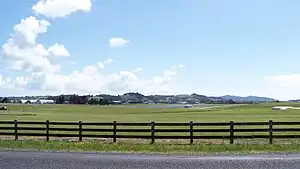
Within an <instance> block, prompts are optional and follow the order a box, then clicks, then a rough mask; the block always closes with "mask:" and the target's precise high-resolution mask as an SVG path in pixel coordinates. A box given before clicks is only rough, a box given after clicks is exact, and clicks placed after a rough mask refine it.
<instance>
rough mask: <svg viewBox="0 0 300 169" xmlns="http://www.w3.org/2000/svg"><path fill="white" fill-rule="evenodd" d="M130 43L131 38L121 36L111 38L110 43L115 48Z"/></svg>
mask: <svg viewBox="0 0 300 169" xmlns="http://www.w3.org/2000/svg"><path fill="white" fill-rule="evenodd" d="M128 43H130V41H129V40H126V39H124V38H121V37H118V38H111V39H110V40H109V45H110V46H111V47H114V48H116V47H122V46H124V45H126V44H128Z"/></svg>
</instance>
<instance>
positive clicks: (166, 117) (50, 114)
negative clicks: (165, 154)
mask: <svg viewBox="0 0 300 169" xmlns="http://www.w3.org/2000/svg"><path fill="white" fill-rule="evenodd" d="M275 105H290V106H295V107H296V106H300V104H288V103H281V104H274V103H272V104H271V103H269V104H253V105H198V106H195V107H193V108H189V109H184V108H170V107H168V106H169V105H165V107H164V108H162V107H163V106H162V105H159V106H161V107H152V108H149V105H144V106H143V105H127V106H125V105H124V106H120V105H119V106H89V105H22V104H18V105H17V104H11V105H9V104H8V105H6V106H7V107H8V111H7V112H2V113H1V115H0V118H1V121H3V120H7V121H12V120H19V121H41V122H45V121H46V120H50V121H52V122H78V121H83V122H112V121H117V122H147V123H149V122H151V121H155V122H170V123H174V122H185V123H188V122H189V121H193V122H229V121H231V120H233V121H235V122H268V121H269V120H273V121H274V122H276V121H277V122H278V121H280V122H291V121H294V122H295V121H296V122H297V121H299V119H300V110H287V111H274V110H272V107H273V106H275ZM153 106H157V105H153ZM0 126H10V127H13V124H10V125H9V124H2V125H0ZM19 127H43V128H44V127H45V125H35V126H32V125H28V124H20V125H19ZM51 127H58V128H69V129H71V128H77V129H78V123H77V125H76V124H75V125H73V126H68V125H67V126H66V125H53V126H51ZM276 127H278V126H275V125H274V128H276ZM280 127H281V128H282V127H285V126H282V125H281V126H280ZM288 127H291V126H288ZM295 127H297V128H299V126H292V128H295ZM83 128H91V129H111V128H112V126H111V125H110V126H109V125H108V126H84V127H83ZM136 128H137V126H126V127H125V126H120V127H118V129H136ZM188 128H189V126H180V127H179V126H172V127H171V126H157V127H156V129H188ZM194 128H195V129H220V128H223V129H229V125H225V126H195V127H194ZM235 128H240V129H242V128H244V129H249V128H250V129H251V130H252V129H255V128H256V129H268V125H263V126H236V127H235ZM138 129H148V130H147V132H137V133H132V132H122V133H118V134H121V135H140V136H142V135H143V136H149V135H150V134H151V133H150V131H149V130H150V126H139V127H138ZM1 132H7V131H1ZM11 132H14V131H13V130H12V131H11ZM22 132H23V133H24V132H28V133H37V132H38V133H45V130H40V131H31V130H29V131H26V130H23V131H21V133H22ZM50 133H53V134H54V133H60V134H78V131H77V130H75V131H74V130H72V131H62V130H60V131H51V132H50ZM83 134H92V135H93V134H102V135H111V134H112V132H98V131H95V132H90V131H87V132H84V133H83ZM189 134H190V133H189V132H184V133H178V132H177V133H172V132H165V133H156V134H155V135H157V136H159V135H169V136H171V135H173V136H175V135H176V136H178V135H179V136H188V135H189ZM229 134H230V133H229V132H221V133H220V132H219V133H218V132H205V133H200V132H195V133H194V135H195V136H202V137H203V136H228V135H229ZM236 134H237V135H245V136H252V135H257V134H259V135H266V136H268V134H269V132H268V130H266V131H265V132H255V133H254V132H239V133H236ZM278 134H289V135H291V134H292V135H293V134H297V135H299V132H280V133H276V135H278ZM77 138H78V137H77ZM77 138H75V139H77ZM10 139H11V138H10ZM42 139H45V138H42ZM109 140H111V139H109ZM169 141H170V140H169ZM186 141H187V140H186ZM186 141H185V142H186ZM196 141H198V140H196ZM202 141H203V140H202ZM204 141H205V140H204ZM265 141H267V140H265ZM187 142H188V141H187ZM226 142H228V140H226ZM214 143H224V141H221V140H219V141H218V140H215V141H214Z"/></svg>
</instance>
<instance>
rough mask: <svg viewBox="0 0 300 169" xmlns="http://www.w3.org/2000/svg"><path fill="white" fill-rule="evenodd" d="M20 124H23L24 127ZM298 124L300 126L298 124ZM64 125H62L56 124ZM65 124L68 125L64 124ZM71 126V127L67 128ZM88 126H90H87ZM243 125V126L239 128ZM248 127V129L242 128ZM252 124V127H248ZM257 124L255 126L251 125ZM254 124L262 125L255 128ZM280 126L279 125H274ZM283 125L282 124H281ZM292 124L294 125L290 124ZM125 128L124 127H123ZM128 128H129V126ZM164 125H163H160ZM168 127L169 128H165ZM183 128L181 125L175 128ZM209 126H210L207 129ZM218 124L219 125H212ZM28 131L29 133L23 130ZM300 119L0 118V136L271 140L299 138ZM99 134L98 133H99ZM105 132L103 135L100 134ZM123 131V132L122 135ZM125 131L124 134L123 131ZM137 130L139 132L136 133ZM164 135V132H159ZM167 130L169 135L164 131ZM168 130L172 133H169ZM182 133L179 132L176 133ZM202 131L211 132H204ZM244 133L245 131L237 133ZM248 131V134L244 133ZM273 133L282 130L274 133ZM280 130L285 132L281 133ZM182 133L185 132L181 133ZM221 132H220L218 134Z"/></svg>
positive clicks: (113, 139)
mask: <svg viewBox="0 0 300 169" xmlns="http://www.w3.org/2000/svg"><path fill="white" fill-rule="evenodd" d="M22 125H26V126H25V127H24V126H22ZM297 125H299V126H297ZM57 126H63V127H57ZM64 126H68V127H64ZM70 126H72V127H70ZM88 126H90V128H87V127H88ZM91 126H92V127H91ZM238 126H242V127H243V128H238ZM245 126H248V128H244V127H245ZM249 126H252V128H249ZM253 126H256V127H253ZM257 126H262V127H261V128H258V127H257ZM274 126H279V127H274ZM281 126H285V127H281ZM290 126H293V127H290ZM124 127H127V128H124ZM128 127H129V128H128ZM159 127H163V128H159ZM167 127H168V128H167ZM178 127H183V128H178ZM207 127H210V128H207ZM215 127H219V128H215ZM24 131H28V132H24ZM299 131H300V122H273V121H272V120H270V121H269V122H234V121H230V122H221V123H195V122H192V121H191V122H188V123H156V122H151V123H127V122H126V123H125V122H116V121H114V122H108V123H104V122H99V123H95V122H82V121H79V122H52V121H48V120H47V121H45V122H37V121H35V122H30V121H17V120H14V121H0V137H1V136H13V137H14V140H18V138H19V137H20V136H31V137H35V136H37V137H45V140H46V141H49V139H50V138H51V137H67V138H70V137H71V138H78V140H79V141H82V140H83V138H107V139H112V141H113V142H116V141H117V139H124V138H126V139H149V140H150V141H151V143H152V144H153V143H154V142H155V140H156V139H172V140H173V139H174V140H176V139H183V140H189V142H190V144H193V143H194V140H200V139H205V140H207V139H222V140H224V139H227V140H229V143H230V144H233V143H234V140H235V139H254V138H264V139H268V140H269V143H270V144H272V143H273V139H274V138H278V139H280V138H282V139H287V138H300V134H298V135H297V134H294V133H292V134H290V133H289V132H299ZM255 132H256V133H258V132H259V133H263V134H252V133H255ZM99 133H100V134H99ZM101 133H104V134H101ZM122 133H123V134H122ZM124 133H127V134H124ZM138 133H139V134H138ZM141 133H143V134H141ZM158 133H160V134H163V135H159V134H158ZM167 133H168V134H167ZM170 133H173V134H171V135H170ZM179 133H181V134H179ZM205 133H214V134H212V135H205ZM239 133H244V134H239ZM245 133H250V134H245ZM274 133H281V134H278V135H275V134H274ZM282 133H283V134H284V135H282ZM182 134H185V135H182ZM218 134H221V135H218Z"/></svg>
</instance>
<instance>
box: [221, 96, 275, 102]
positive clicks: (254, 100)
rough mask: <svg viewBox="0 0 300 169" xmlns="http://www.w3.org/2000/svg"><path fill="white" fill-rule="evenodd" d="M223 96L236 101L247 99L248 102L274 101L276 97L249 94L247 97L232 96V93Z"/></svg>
mask: <svg viewBox="0 0 300 169" xmlns="http://www.w3.org/2000/svg"><path fill="white" fill-rule="evenodd" d="M221 98H223V99H226V100H229V99H232V100H234V101H247V102H251V101H253V102H274V101H276V99H273V98H268V97H259V96H247V97H241V96H232V95H225V96H221Z"/></svg>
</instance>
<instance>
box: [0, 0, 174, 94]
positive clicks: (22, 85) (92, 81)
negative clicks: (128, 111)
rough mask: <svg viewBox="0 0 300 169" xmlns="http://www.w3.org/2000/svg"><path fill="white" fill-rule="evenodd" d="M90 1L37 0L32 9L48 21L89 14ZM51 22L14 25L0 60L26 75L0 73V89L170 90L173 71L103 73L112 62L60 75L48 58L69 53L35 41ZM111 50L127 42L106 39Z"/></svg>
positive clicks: (26, 21)
mask: <svg viewBox="0 0 300 169" xmlns="http://www.w3.org/2000/svg"><path fill="white" fill-rule="evenodd" d="M91 6H92V3H91V1H90V0H40V1H38V2H37V4H35V5H34V6H33V7H32V9H33V10H34V11H35V12H36V13H39V14H42V15H44V16H46V17H49V18H58V17H65V16H68V15H70V14H71V13H73V12H76V11H90V10H91ZM50 26H51V23H50V22H49V21H47V20H39V19H37V18H36V17H34V16H30V17H27V18H25V19H22V20H21V21H20V23H19V24H17V25H16V26H14V28H13V33H12V35H11V37H10V38H9V39H8V40H7V41H6V42H5V43H4V44H3V46H2V49H1V59H2V61H3V62H4V63H6V64H7V66H8V68H10V69H16V70H20V71H22V72H24V71H27V75H24V76H18V77H4V76H3V75H1V74H0V87H1V88H6V89H15V90H17V89H20V90H23V91H25V90H26V91H39V92H40V93H48V94H51V93H52V94H53V93H55V94H60V93H78V94H86V93H92V94H95V93H115V94H116V93H124V92H129V91H134V92H141V93H145V94H157V93H160V94H164V93H170V92H172V91H173V87H172V86H173V85H174V81H173V80H174V78H175V76H176V72H173V71H171V70H166V71H164V72H162V73H161V74H159V75H156V76H154V77H141V76H138V75H137V74H136V73H137V72H139V71H141V70H142V68H137V69H136V70H133V71H127V70H120V71H118V72H112V73H106V72H105V71H104V69H105V68H106V67H107V66H109V65H111V64H113V63H114V62H115V61H114V60H113V59H111V58H110V59H107V60H103V61H99V62H98V63H94V64H91V65H86V66H84V67H83V68H82V70H74V71H73V72H72V73H70V74H62V73H61V71H60V70H61V66H60V64H58V63H52V62H51V58H52V57H55V56H57V57H70V52H69V51H68V50H67V49H66V48H65V46H64V45H63V44H58V43H55V44H53V45H50V46H49V47H44V45H42V44H39V43H38V42H37V38H38V36H40V35H41V34H43V33H46V32H47V30H48V28H49V27H50ZM109 42H110V45H111V46H112V47H121V46H124V45H126V44H128V43H130V41H129V40H126V39H123V38H112V39H110V41H109Z"/></svg>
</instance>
